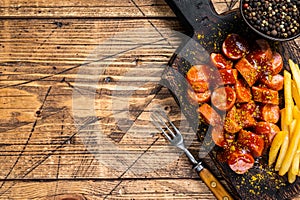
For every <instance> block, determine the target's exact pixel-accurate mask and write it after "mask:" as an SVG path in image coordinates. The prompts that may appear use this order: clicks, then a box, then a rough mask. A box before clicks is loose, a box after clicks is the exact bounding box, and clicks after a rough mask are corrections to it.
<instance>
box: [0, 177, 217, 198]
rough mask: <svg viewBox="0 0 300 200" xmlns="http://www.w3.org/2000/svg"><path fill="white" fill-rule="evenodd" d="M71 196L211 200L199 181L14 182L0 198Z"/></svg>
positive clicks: (210, 195) (211, 196)
mask: <svg viewBox="0 0 300 200" xmlns="http://www.w3.org/2000/svg"><path fill="white" fill-rule="evenodd" d="M24 191H26V192H24ZM55 194H56V195H55ZM63 194H64V196H63ZM68 194H69V195H68ZM54 195H55V196H54ZM71 195H74V196H75V195H76V196H77V198H79V197H84V198H85V199H88V200H95V199H104V198H107V199H145V197H147V199H162V198H163V199H174V198H175V199H214V197H213V195H212V194H210V192H209V190H208V189H207V188H206V187H205V185H204V184H203V183H202V182H201V181H200V179H159V180H155V179H153V180H147V179H146V180H135V179H128V180H127V179H124V180H95V181H85V180H82V181H72V180H62V181H47V182H34V181H32V182H22V181H17V182H16V185H15V189H14V190H13V191H11V192H8V193H5V194H3V195H2V197H3V198H9V197H13V198H14V199H40V200H43V199H45V200H46V199H52V198H54V199H59V200H62V199H63V198H62V197H64V198H67V197H68V196H69V197H70V196H71ZM74 196H73V197H74ZM76 196H75V197H76ZM75 197H74V198H75Z"/></svg>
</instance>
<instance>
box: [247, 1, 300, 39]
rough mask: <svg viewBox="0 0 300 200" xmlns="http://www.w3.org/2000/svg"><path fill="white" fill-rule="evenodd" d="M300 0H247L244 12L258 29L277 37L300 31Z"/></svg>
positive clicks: (291, 34)
mask: <svg viewBox="0 0 300 200" xmlns="http://www.w3.org/2000/svg"><path fill="white" fill-rule="evenodd" d="M299 6H300V1H299V0H284V1H282V0H272V1H271V0H270V1H268V0H245V3H244V4H243V5H242V12H243V14H244V16H245V18H246V19H247V20H248V22H249V23H250V24H251V25H252V26H254V28H256V29H257V30H259V31H261V32H263V33H264V34H266V35H270V36H273V37H276V38H286V37H290V36H291V37H292V36H294V35H296V34H299V32H300V24H299V22H300V10H299Z"/></svg>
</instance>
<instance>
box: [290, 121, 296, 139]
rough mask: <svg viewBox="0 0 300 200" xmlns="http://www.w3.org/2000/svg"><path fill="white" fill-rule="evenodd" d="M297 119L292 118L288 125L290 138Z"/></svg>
mask: <svg viewBox="0 0 300 200" xmlns="http://www.w3.org/2000/svg"><path fill="white" fill-rule="evenodd" d="M296 123H297V120H296V119H293V121H292V123H290V125H289V134H290V138H292V136H293V133H294V131H295V126H296Z"/></svg>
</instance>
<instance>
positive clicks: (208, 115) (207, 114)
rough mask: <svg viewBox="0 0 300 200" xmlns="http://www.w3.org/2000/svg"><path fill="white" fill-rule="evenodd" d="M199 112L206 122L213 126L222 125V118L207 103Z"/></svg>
mask: <svg viewBox="0 0 300 200" xmlns="http://www.w3.org/2000/svg"><path fill="white" fill-rule="evenodd" d="M198 112H199V113H200V115H201V116H202V117H203V119H204V121H205V122H206V123H208V124H210V125H211V126H217V125H220V124H221V123H222V121H221V116H220V115H219V114H218V113H217V112H216V111H215V110H214V109H213V108H212V107H211V106H210V105H208V104H207V103H204V104H202V105H201V106H200V107H199V108H198Z"/></svg>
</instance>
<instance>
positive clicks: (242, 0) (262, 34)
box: [239, 0, 300, 42]
mask: <svg viewBox="0 0 300 200" xmlns="http://www.w3.org/2000/svg"><path fill="white" fill-rule="evenodd" d="M243 4H244V0H240V7H239V8H240V13H241V15H242V18H243V20H244V21H245V23H246V24H247V25H248V26H249V27H250V28H251V29H252V30H253V31H255V32H256V33H257V34H259V35H261V36H262V37H264V38H267V39H269V40H273V41H278V42H284V41H289V40H293V39H296V38H297V37H299V36H300V31H299V33H298V34H296V35H293V36H291V37H287V38H278V37H272V36H270V35H267V34H265V33H263V32H261V31H260V30H257V29H256V28H255V27H254V26H253V25H252V24H251V23H249V21H248V20H247V19H246V17H245V15H244V12H243Z"/></svg>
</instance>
